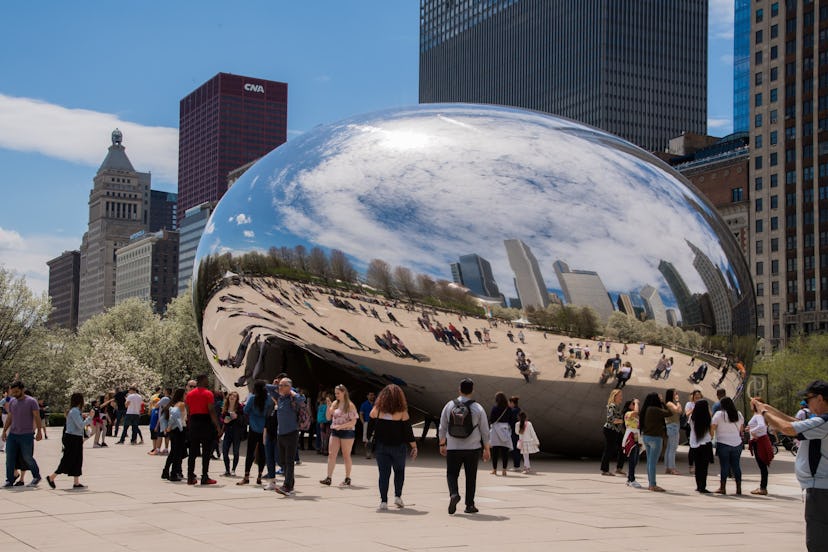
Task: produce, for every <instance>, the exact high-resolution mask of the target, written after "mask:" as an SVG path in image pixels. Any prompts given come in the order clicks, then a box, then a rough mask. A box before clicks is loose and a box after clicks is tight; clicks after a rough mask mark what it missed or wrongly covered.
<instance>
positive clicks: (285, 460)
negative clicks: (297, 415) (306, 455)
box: [277, 431, 299, 491]
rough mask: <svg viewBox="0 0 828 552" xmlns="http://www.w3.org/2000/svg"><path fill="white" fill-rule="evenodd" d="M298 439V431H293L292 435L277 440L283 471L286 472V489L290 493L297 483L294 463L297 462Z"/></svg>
mask: <svg viewBox="0 0 828 552" xmlns="http://www.w3.org/2000/svg"><path fill="white" fill-rule="evenodd" d="M298 439H299V432H298V431H291V432H290V433H285V434H284V435H279V437H278V438H277V444H278V445H279V458H280V459H281V460H282V469H283V470H284V472H285V488H286V489H287V490H289V491H292V490H293V485H294V484H295V483H296V481H295V478H294V475H293V466H294V462H296V446H297V445H298Z"/></svg>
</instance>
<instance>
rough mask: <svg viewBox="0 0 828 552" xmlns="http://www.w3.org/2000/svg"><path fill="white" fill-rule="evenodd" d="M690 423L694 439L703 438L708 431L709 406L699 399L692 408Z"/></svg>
mask: <svg viewBox="0 0 828 552" xmlns="http://www.w3.org/2000/svg"><path fill="white" fill-rule="evenodd" d="M690 421H691V422H692V424H693V431H695V432H696V439H701V438H702V437H704V435H705V433H707V432H708V431H710V405H709V404H708V403H707V401H706V400H704V399H699V400H697V401H696V404H695V405H694V406H693V412H691V413H690Z"/></svg>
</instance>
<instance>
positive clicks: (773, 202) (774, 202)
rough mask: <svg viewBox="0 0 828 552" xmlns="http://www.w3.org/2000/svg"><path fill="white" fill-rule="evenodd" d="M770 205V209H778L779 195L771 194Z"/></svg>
mask: <svg viewBox="0 0 828 552" xmlns="http://www.w3.org/2000/svg"><path fill="white" fill-rule="evenodd" d="M770 206H771V209H778V208H779V196H776V195H772V196H771V198H770Z"/></svg>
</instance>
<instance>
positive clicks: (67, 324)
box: [46, 251, 80, 330]
mask: <svg viewBox="0 0 828 552" xmlns="http://www.w3.org/2000/svg"><path fill="white" fill-rule="evenodd" d="M46 264H48V265H49V299H50V300H51V301H52V312H50V313H49V319H48V321H47V324H48V326H49V327H61V328H66V329H68V330H75V329H76V328H77V327H78V286H79V285H80V251H64V252H63V253H62V254H61V255H60V256H59V257H55V258H54V259H52V260H51V261H48V262H47V263H46Z"/></svg>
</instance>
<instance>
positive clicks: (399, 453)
mask: <svg viewBox="0 0 828 552" xmlns="http://www.w3.org/2000/svg"><path fill="white" fill-rule="evenodd" d="M407 452H408V446H406V445H405V444H402V445H384V444H382V443H377V446H376V448H375V449H374V458H376V460H377V468H379V492H380V500H381V501H382V502H388V484H389V482H390V480H391V469H392V468H393V469H394V496H395V497H399V496H402V489H403V483H404V482H405V455H406V453H407Z"/></svg>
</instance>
